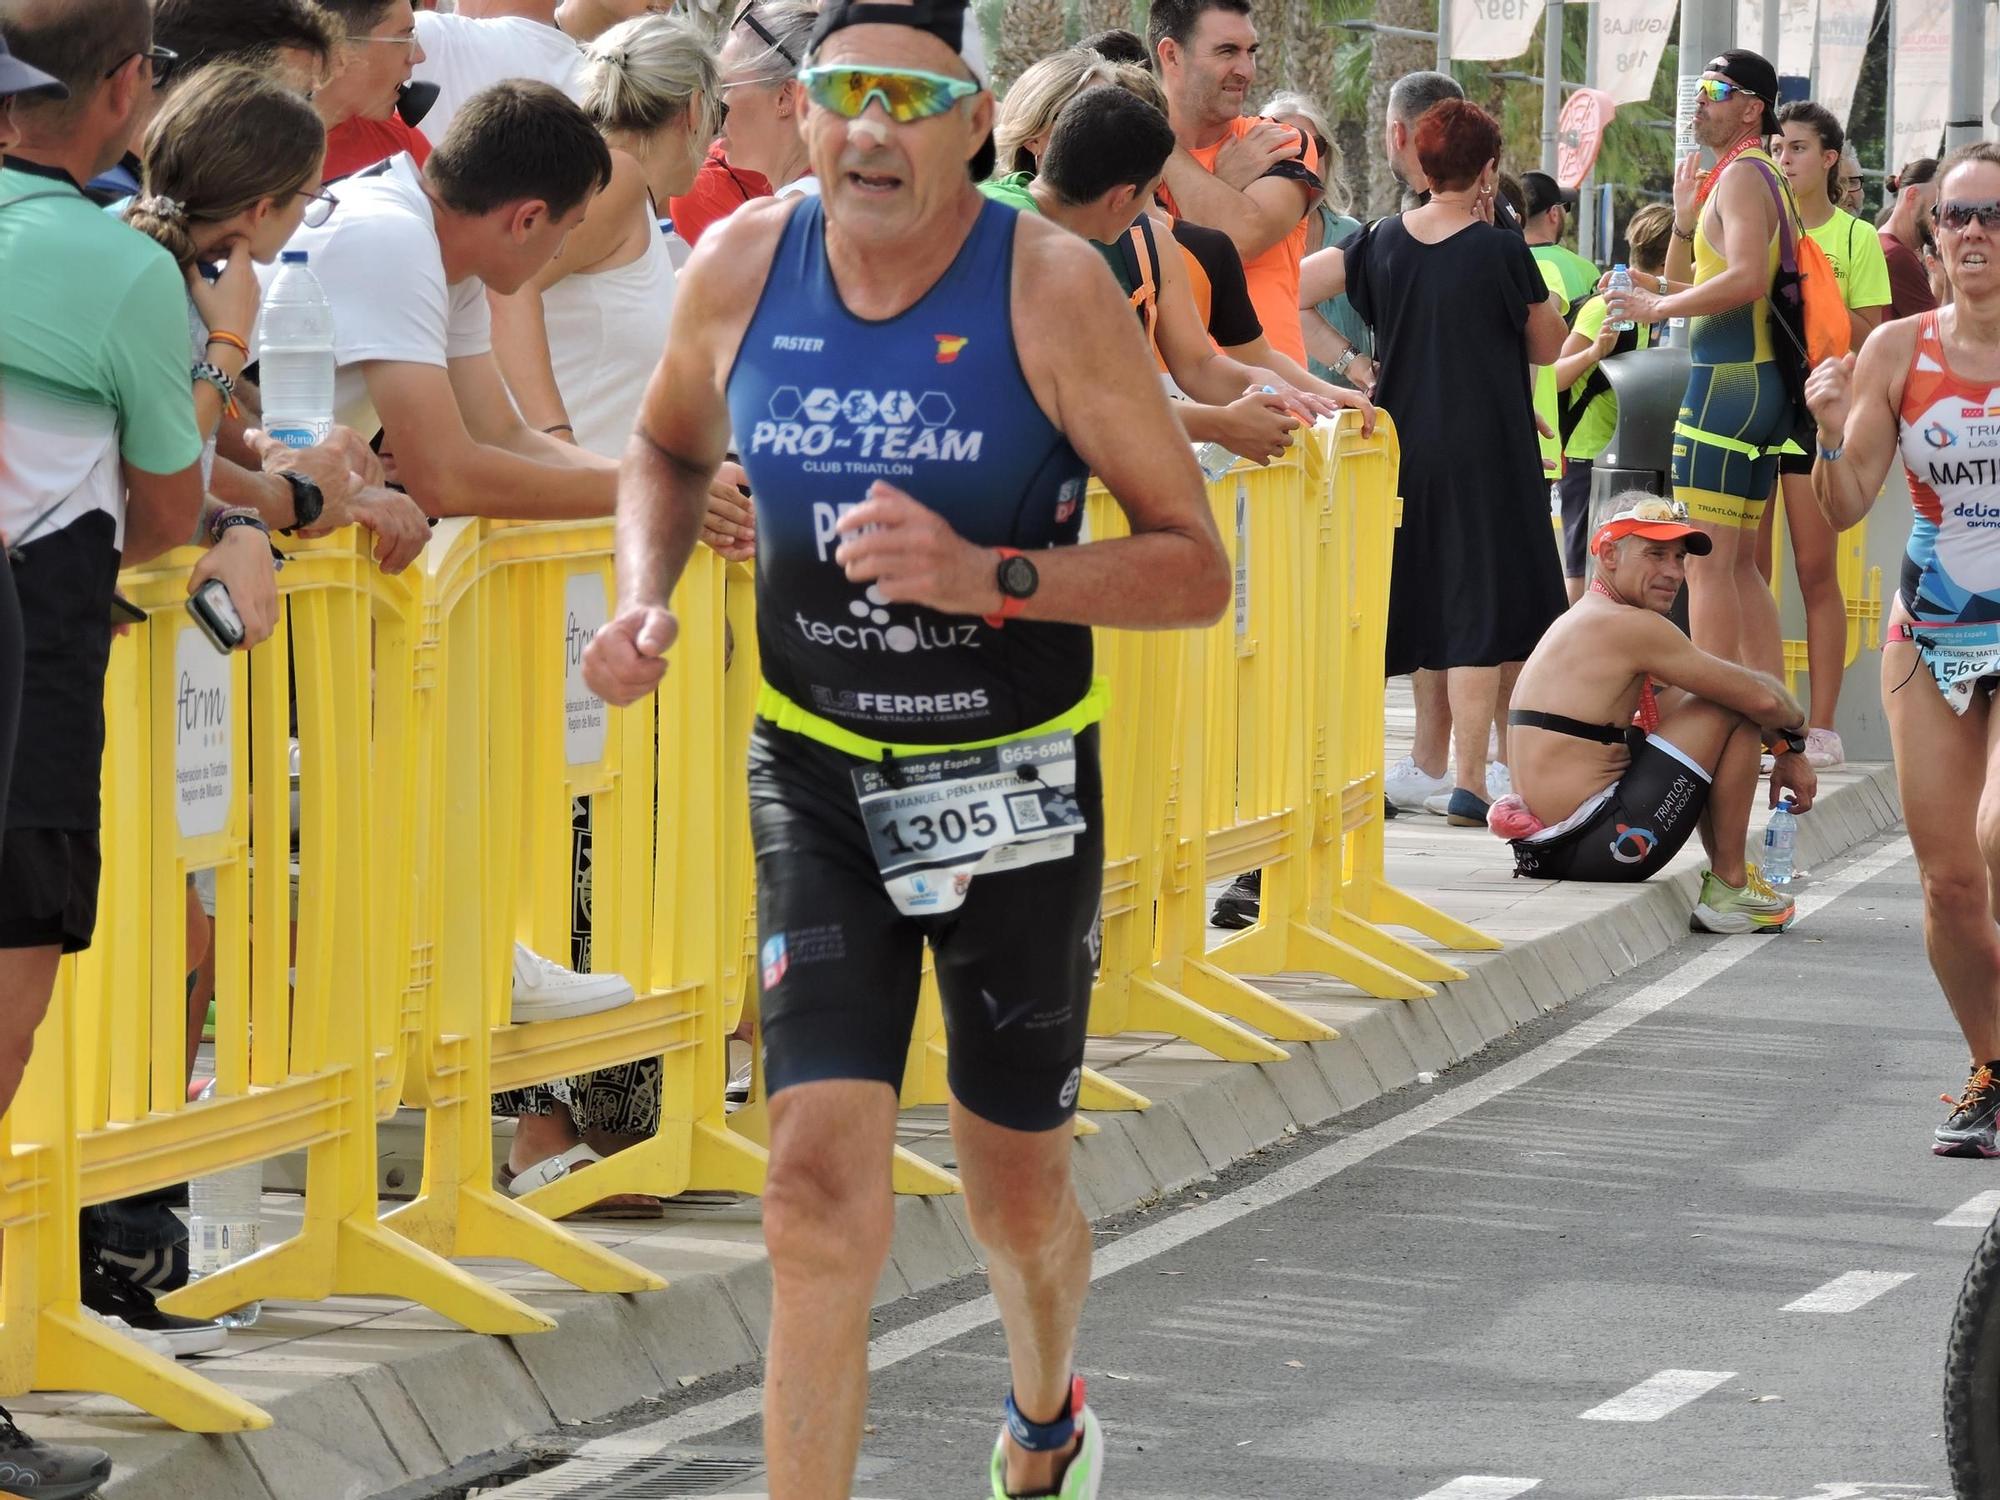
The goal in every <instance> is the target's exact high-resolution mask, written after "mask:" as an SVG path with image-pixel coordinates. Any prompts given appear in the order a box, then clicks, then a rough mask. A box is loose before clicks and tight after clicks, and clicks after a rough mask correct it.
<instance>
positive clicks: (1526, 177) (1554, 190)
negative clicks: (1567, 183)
mask: <svg viewBox="0 0 2000 1500" xmlns="http://www.w3.org/2000/svg"><path fill="white" fill-rule="evenodd" d="M1521 191H1522V192H1523V193H1524V194H1526V195H1527V199H1528V217H1529V218H1531V219H1533V218H1539V217H1540V216H1541V215H1543V214H1545V213H1547V212H1548V211H1549V210H1550V209H1552V208H1554V207H1555V206H1556V205H1557V204H1558V203H1560V204H1561V205H1562V206H1563V207H1564V208H1575V207H1576V189H1575V188H1566V187H1564V186H1563V185H1562V184H1561V183H1560V182H1557V181H1556V180H1555V178H1553V177H1551V176H1549V174H1548V173H1546V172H1523V173H1522V174H1521Z"/></svg>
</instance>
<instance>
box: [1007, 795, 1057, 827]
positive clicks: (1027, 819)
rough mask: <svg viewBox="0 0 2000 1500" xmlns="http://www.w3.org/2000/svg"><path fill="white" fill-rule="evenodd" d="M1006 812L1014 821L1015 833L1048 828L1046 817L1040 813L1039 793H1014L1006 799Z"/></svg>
mask: <svg viewBox="0 0 2000 1500" xmlns="http://www.w3.org/2000/svg"><path fill="white" fill-rule="evenodd" d="M1007 812H1008V815H1009V816H1010V817H1012V818H1013V820H1014V829H1015V831H1016V832H1017V833H1026V832H1028V831H1029V830H1030V829H1034V828H1046V827H1048V826H1049V820H1048V817H1047V816H1046V815H1045V814H1044V813H1043V812H1042V796H1041V793H1040V792H1016V793H1014V794H1013V795H1012V796H1010V797H1009V798H1008V799H1007Z"/></svg>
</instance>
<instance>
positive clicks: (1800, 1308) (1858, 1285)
mask: <svg viewBox="0 0 2000 1500" xmlns="http://www.w3.org/2000/svg"><path fill="white" fill-rule="evenodd" d="M1916 1274H1917V1273H1916V1272H1914V1271H1849V1272H1848V1273H1847V1274H1846V1275H1844V1276H1836V1277H1834V1278H1833V1280H1831V1281H1829V1282H1828V1283H1827V1284H1826V1285H1825V1286H1822V1287H1816V1288H1815V1289H1814V1290H1812V1291H1810V1292H1807V1293H1806V1294H1805V1295H1804V1296H1803V1297H1801V1298H1799V1299H1798V1300H1797V1301H1796V1302H1787V1303H1786V1304H1785V1305H1784V1306H1783V1307H1781V1308H1779V1309H1778V1311H1780V1312H1809V1313H1850V1312H1853V1311H1854V1310H1855V1309H1856V1308H1857V1307H1866V1306H1867V1305H1868V1304H1869V1303H1871V1302H1873V1301H1874V1300H1875V1299H1876V1298H1877V1297H1879V1296H1881V1295H1882V1294H1883V1293H1884V1292H1893V1291H1894V1290H1895V1289H1896V1288H1897V1287H1899V1286H1901V1285H1902V1284H1903V1283H1904V1282H1906V1281H1908V1280H1909V1279H1910V1278H1911V1277H1912V1276H1914V1275H1916Z"/></svg>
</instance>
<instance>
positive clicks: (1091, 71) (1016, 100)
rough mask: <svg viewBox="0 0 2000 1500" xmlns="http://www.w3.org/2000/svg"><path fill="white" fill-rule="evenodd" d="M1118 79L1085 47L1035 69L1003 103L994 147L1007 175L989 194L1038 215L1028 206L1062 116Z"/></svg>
mask: <svg viewBox="0 0 2000 1500" xmlns="http://www.w3.org/2000/svg"><path fill="white" fill-rule="evenodd" d="M1117 76H1118V75H1117V69H1116V67H1115V66H1114V65H1113V64H1111V63H1109V62H1106V61H1105V60H1104V58H1103V56H1102V55H1101V54H1099V53H1096V52H1092V51H1090V50H1089V49H1088V48H1084V47H1071V48H1069V49H1067V50H1066V51H1063V52H1057V53H1055V54H1053V55H1051V56H1049V57H1045V58H1043V59H1042V60H1041V61H1040V62H1038V63H1034V64H1032V65H1030V66H1029V67H1028V68H1027V69H1026V70H1025V71H1024V72H1023V73H1022V74H1021V76H1020V77H1019V78H1016V79H1015V80H1014V82H1013V84H1012V85H1011V86H1010V87H1009V88H1008V90H1007V97H1006V98H1005V99H1003V100H1001V101H1000V113H999V115H998V117H997V118H995V120H994V122H993V145H994V148H995V150H996V151H997V152H998V154H999V158H1000V170H1001V172H1002V174H1003V175H1001V176H999V177H996V178H994V179H993V180H992V181H991V182H989V183H986V184H985V185H984V191H985V193H986V195H987V196H988V197H990V198H998V199H999V200H1000V201H1001V202H1002V203H1008V204H1012V205H1013V206H1014V207H1015V208H1018V209H1020V210H1021V211H1022V212H1023V213H1033V212H1035V207H1034V205H1033V204H1032V203H1031V202H1029V201H1028V183H1029V181H1030V180H1031V179H1032V178H1033V177H1034V175H1035V170H1036V164H1037V163H1038V162H1039V161H1040V160H1041V157H1042V152H1044V151H1045V150H1047V149H1048V144H1049V136H1050V135H1051V134H1053V133H1054V131H1055V128H1056V116H1057V115H1059V114H1061V113H1062V108H1063V106H1064V105H1065V104H1067V103H1069V101H1070V100H1072V99H1074V98H1075V97H1076V96H1077V95H1078V94H1080V93H1082V92H1083V91H1084V90H1085V89H1087V88H1094V87H1095V86H1096V85H1098V84H1101V83H1114V82H1116V81H1117Z"/></svg>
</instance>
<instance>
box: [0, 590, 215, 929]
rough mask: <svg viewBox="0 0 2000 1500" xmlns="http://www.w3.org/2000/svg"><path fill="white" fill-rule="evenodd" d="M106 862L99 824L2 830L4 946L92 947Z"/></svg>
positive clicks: (0, 874)
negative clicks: (100, 877) (101, 874)
mask: <svg viewBox="0 0 2000 1500" xmlns="http://www.w3.org/2000/svg"><path fill="white" fill-rule="evenodd" d="M0 566H5V564H4V563H0ZM102 862H103V861H102V857H101V855H100V854H99V851H98V843H97V830H96V829H95V828H9V829H7V830H6V831H5V832H4V833H0V948H61V949H62V951H63V952H65V953H81V952H82V951H83V950H84V949H85V948H88V947H89V946H90V939H91V935H92V933H93V932H95V931H96V928H97V880H98V872H99V869H100V868H101V865H102ZM173 920H174V921H176V922H178V921H179V920H180V918H179V917H178V916H175V917H174V919H173Z"/></svg>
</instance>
